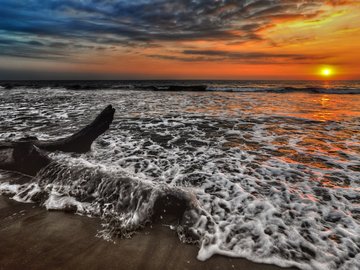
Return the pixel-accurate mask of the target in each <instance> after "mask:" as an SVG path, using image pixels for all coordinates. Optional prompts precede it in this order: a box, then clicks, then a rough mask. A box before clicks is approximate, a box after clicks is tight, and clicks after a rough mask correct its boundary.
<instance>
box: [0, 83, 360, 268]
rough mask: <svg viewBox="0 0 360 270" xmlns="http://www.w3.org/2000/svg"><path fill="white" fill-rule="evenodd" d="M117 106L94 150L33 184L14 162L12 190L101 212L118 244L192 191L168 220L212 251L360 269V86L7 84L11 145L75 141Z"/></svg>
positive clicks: (2, 135) (8, 187)
mask: <svg viewBox="0 0 360 270" xmlns="http://www.w3.org/2000/svg"><path fill="white" fill-rule="evenodd" d="M174 85H175V86H176V87H173V86H174ZM194 85H196V86H198V87H192V86H194ZM199 86H202V87H199ZM182 87H183V90H186V91H181V89H182ZM174 89H176V91H175V90H174ZM195 90H196V91H195ZM108 104H112V106H113V107H114V108H115V109H116V113H115V119H114V121H113V123H112V125H111V127H110V129H109V130H108V131H107V132H106V133H105V134H104V135H103V136H101V137H100V138H98V139H97V140H96V141H95V142H94V144H93V146H92V150H91V151H90V152H88V153H86V154H65V153H61V152H57V153H51V154H49V155H50V156H51V158H52V159H54V160H55V162H54V163H53V164H51V165H50V166H48V167H46V168H45V169H43V170H42V171H41V172H40V173H39V174H38V175H37V176H36V177H35V178H32V179H31V181H30V182H26V183H19V181H17V182H16V181H15V182H11V181H9V173H8V172H4V171H0V193H1V194H6V195H8V196H11V197H12V198H13V199H15V200H18V201H21V202H33V201H36V202H38V203H40V204H41V205H42V206H44V207H46V208H47V209H60V210H61V209H69V208H71V209H74V211H75V212H76V213H77V214H80V215H87V216H97V217H100V218H101V220H102V223H103V230H101V231H99V232H98V235H97V236H98V237H103V238H104V239H106V240H110V241H111V239H114V238H116V237H131V235H132V234H133V233H134V232H135V231H136V230H140V229H141V228H142V227H143V226H145V225H146V224H148V223H151V216H152V215H153V214H154V212H155V208H156V207H157V205H156V201H157V200H158V199H159V198H162V197H164V196H168V198H170V199H174V200H176V199H177V195H176V194H181V196H183V197H185V198H187V200H188V201H189V202H190V204H191V206H192V208H191V209H187V210H186V211H185V212H184V213H182V215H183V216H182V218H181V219H180V221H179V220H178V221H176V222H175V223H174V222H173V221H172V220H170V219H167V218H166V215H167V213H166V212H163V213H162V214H161V215H160V219H162V220H163V222H164V224H167V225H169V230H170V229H171V230H175V231H176V232H177V233H178V236H179V238H180V240H182V241H183V242H186V243H194V244H197V245H198V246H199V252H198V255H197V258H198V259H199V260H207V259H209V258H210V257H212V256H213V255H215V254H220V255H225V256H230V257H243V258H247V259H249V260H252V261H255V262H263V263H272V264H276V265H279V266H296V267H299V268H300V269H343V270H352V269H354V270H355V269H360V82H359V81H38V82H34V81H25V82H24V81H23V82H21V81H19V82H8V81H4V82H0V123H1V126H0V140H1V141H11V140H17V139H20V138H22V137H25V136H36V137H37V138H38V139H40V140H49V139H57V138H61V137H65V136H68V135H70V134H72V133H74V131H77V130H78V129H80V128H81V127H83V126H85V125H87V124H88V123H90V121H91V120H93V118H95V116H96V115H97V114H98V113H99V112H100V111H101V110H102V109H104V108H105V107H106V105H108ZM12 178H13V179H15V178H16V176H15V175H14V176H12ZM174 194H175V195H174Z"/></svg>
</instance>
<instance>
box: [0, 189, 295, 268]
mask: <svg viewBox="0 0 360 270" xmlns="http://www.w3.org/2000/svg"><path fill="white" fill-rule="evenodd" d="M99 229H101V226H100V223H99V220H98V219H96V218H88V217H82V216H78V215H74V214H70V213H69V214H67V213H64V212H54V211H52V212H49V211H46V210H45V209H43V208H40V207H37V206H35V205H33V204H22V203H17V202H15V201H13V200H9V199H8V198H6V197H4V196H0V243H1V244H0V270H8V269H11V270H16V269H29V270H30V269H86V270H91V269H126V270H132V269H139V270H141V269H156V270H159V269H174V270H176V269H181V270H185V269H189V270H195V269H196V270H199V269H209V270H210V269H221V270H225V269H242V270H244V269H246V270H247V269H253V270H256V269H257V270H279V269H284V268H280V267H277V266H273V265H265V264H257V263H253V262H250V261H248V260H245V259H233V258H227V257H223V256H214V257H212V258H211V259H209V260H207V261H206V262H200V261H198V260H197V259H196V254H197V251H198V247H196V246H193V245H186V244H182V243H180V241H179V240H178V238H177V236H176V234H175V232H173V231H171V230H170V229H169V228H167V227H165V226H161V225H156V226H153V228H146V229H144V230H143V231H141V232H138V233H137V234H136V235H135V236H134V237H133V238H132V239H117V240H116V243H112V242H107V241H105V240H103V239H99V238H97V237H95V235H96V233H97V230H99ZM288 269H290V268H288ZM291 269H295V268H291Z"/></svg>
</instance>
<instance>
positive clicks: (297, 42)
mask: <svg viewBox="0 0 360 270" xmlns="http://www.w3.org/2000/svg"><path fill="white" fill-rule="evenodd" d="M359 63H360V0H212V1H211V0H171V1H170V0H168V1H164V0H48V1H44V0H0V79H321V78H322V77H324V76H322V75H321V74H322V70H324V69H326V68H328V69H331V71H332V73H333V74H332V75H333V76H331V78H333V79H360V64H359ZM323 73H324V72H323Z"/></svg>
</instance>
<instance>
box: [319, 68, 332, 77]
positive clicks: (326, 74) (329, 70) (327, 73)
mask: <svg viewBox="0 0 360 270" xmlns="http://www.w3.org/2000/svg"><path fill="white" fill-rule="evenodd" d="M333 74H334V70H333V69H332V68H329V67H326V68H322V69H321V70H320V75H321V76H323V77H330V76H331V75H333Z"/></svg>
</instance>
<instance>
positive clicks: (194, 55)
mask: <svg viewBox="0 0 360 270" xmlns="http://www.w3.org/2000/svg"><path fill="white" fill-rule="evenodd" d="M148 57H153V58H159V59H166V60H176V61H183V62H199V61H231V62H237V63H239V62H241V63H247V64H273V63H277V62H280V63H288V62H289V61H291V62H293V63H294V62H296V63H297V64H305V63H309V62H314V61H316V60H325V59H328V58H330V57H329V56H327V55H306V54H283V53H265V52H234V51H222V50H184V51H182V52H181V53H180V55H161V54H160V55H159V54H152V55H148Z"/></svg>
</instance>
